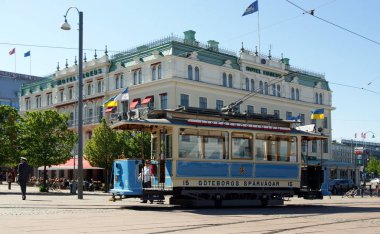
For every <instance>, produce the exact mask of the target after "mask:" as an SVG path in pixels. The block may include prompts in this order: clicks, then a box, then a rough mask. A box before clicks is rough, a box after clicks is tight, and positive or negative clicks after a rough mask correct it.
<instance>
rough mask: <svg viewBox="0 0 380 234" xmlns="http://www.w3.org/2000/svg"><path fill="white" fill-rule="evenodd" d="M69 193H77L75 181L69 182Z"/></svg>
mask: <svg viewBox="0 0 380 234" xmlns="http://www.w3.org/2000/svg"><path fill="white" fill-rule="evenodd" d="M70 194H77V183H76V182H75V181H73V182H72V183H71V184H70Z"/></svg>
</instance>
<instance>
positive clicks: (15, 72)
mask: <svg viewBox="0 0 380 234" xmlns="http://www.w3.org/2000/svg"><path fill="white" fill-rule="evenodd" d="M16 55H17V53H16V52H15V73H16Z"/></svg>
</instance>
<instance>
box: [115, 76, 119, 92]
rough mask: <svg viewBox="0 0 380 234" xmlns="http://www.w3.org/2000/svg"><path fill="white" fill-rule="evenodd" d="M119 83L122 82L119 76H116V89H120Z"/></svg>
mask: <svg viewBox="0 0 380 234" xmlns="http://www.w3.org/2000/svg"><path fill="white" fill-rule="evenodd" d="M119 82H120V80H119V75H116V76H115V89H118V88H119Z"/></svg>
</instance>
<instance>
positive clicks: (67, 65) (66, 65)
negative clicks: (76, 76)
mask: <svg viewBox="0 0 380 234" xmlns="http://www.w3.org/2000/svg"><path fill="white" fill-rule="evenodd" d="M65 67H66V68H68V67H69V64H68V63H67V59H66V64H65Z"/></svg>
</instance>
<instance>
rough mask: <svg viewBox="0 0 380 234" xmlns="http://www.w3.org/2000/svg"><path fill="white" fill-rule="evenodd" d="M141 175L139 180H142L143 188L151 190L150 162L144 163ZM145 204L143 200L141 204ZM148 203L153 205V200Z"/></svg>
mask: <svg viewBox="0 0 380 234" xmlns="http://www.w3.org/2000/svg"><path fill="white" fill-rule="evenodd" d="M141 174H142V175H141V178H142V180H143V181H142V182H143V188H151V187H152V184H151V170H150V160H146V161H145V166H144V168H143V169H142V172H141ZM146 202H147V201H146V200H143V201H142V202H141V203H146ZM150 203H153V200H150Z"/></svg>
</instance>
